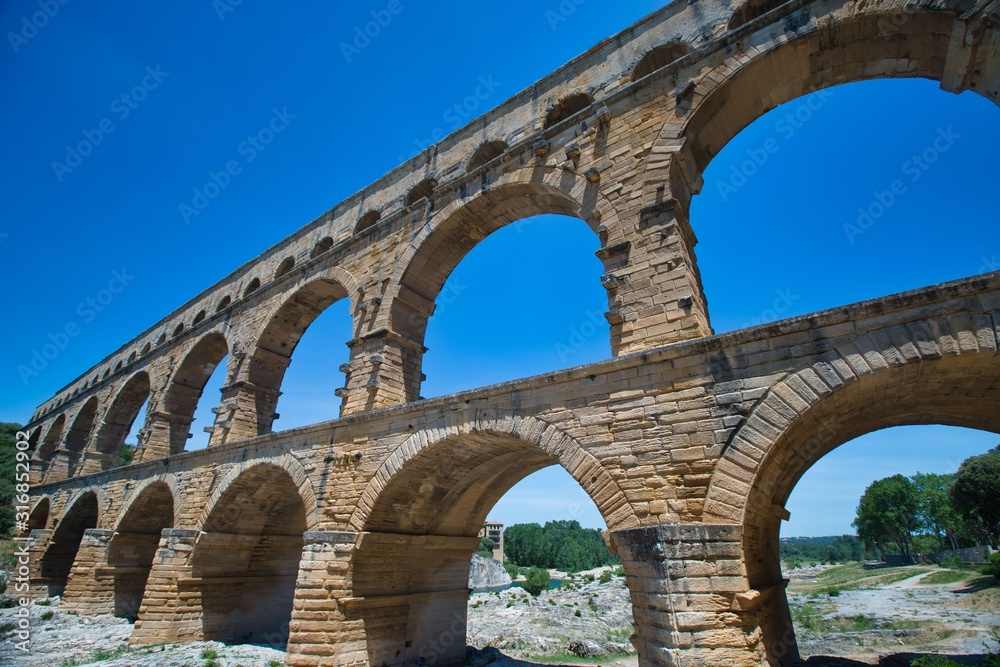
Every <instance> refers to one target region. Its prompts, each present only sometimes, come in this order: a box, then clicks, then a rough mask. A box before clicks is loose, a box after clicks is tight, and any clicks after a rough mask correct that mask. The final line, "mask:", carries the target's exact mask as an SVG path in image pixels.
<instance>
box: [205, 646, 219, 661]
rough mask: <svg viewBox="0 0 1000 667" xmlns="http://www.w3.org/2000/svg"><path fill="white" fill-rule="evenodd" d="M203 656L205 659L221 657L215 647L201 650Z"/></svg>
mask: <svg viewBox="0 0 1000 667" xmlns="http://www.w3.org/2000/svg"><path fill="white" fill-rule="evenodd" d="M201 657H202V658H203V659H205V660H215V659H216V658H218V657H219V652H218V651H216V650H214V649H210V648H206V649H204V650H203V651H202V652H201Z"/></svg>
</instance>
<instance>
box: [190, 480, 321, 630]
mask: <svg viewBox="0 0 1000 667" xmlns="http://www.w3.org/2000/svg"><path fill="white" fill-rule="evenodd" d="M295 476H297V475H293V473H289V471H287V470H285V469H284V468H283V467H280V466H279V465H275V464H274V463H256V464H254V465H250V466H249V467H245V468H242V469H240V470H239V471H238V472H237V473H234V474H232V475H230V477H229V478H227V479H228V481H227V482H226V483H225V484H224V485H220V487H219V490H218V492H217V493H216V494H214V495H213V499H212V501H210V504H209V507H207V508H206V510H205V514H204V515H203V516H204V523H203V524H202V526H201V530H202V533H201V535H200V536H199V538H198V542H197V544H196V545H195V548H194V552H193V554H192V556H191V572H192V579H191V582H190V583H189V584H188V586H190V588H191V589H192V592H195V593H196V594H197V595H198V596H199V597H200V600H201V607H202V610H201V611H202V638H203V639H206V640H216V641H222V642H226V643H230V644H258V645H266V646H273V647H277V648H283V647H284V646H285V645H286V643H287V642H288V635H289V623H290V620H291V614H292V601H293V598H294V595H295V582H296V577H297V575H298V569H299V561H300V559H301V555H302V546H303V533H305V531H306V530H307V516H308V514H307V509H306V504H305V501H304V500H303V498H302V496H301V495H300V493H299V486H300V484H297V483H296V480H295V479H294V477H295Z"/></svg>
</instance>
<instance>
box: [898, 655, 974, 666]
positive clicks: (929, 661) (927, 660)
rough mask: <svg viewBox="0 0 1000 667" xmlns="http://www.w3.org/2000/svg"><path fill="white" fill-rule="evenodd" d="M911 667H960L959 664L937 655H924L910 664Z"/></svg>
mask: <svg viewBox="0 0 1000 667" xmlns="http://www.w3.org/2000/svg"><path fill="white" fill-rule="evenodd" d="M910 666H911V667H962V665H961V664H960V663H957V662H955V661H954V660H949V659H948V658H943V657H941V656H939V655H925V656H924V657H922V658H917V659H916V660H914V661H913V662H911V663H910Z"/></svg>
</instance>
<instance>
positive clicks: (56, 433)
mask: <svg viewBox="0 0 1000 667" xmlns="http://www.w3.org/2000/svg"><path fill="white" fill-rule="evenodd" d="M64 428H66V415H65V414H61V415H59V416H58V417H56V418H55V421H53V422H52V425H51V426H49V430H48V431H46V432H45V437H44V438H42V442H41V444H40V445H39V446H38V449H37V450H35V456H34V458H35V460H36V461H37V462H38V464H39V466H40V468H41V470H40V471H39V475H40V477H39V479H41V476H42V475H44V474H45V472H46V471H48V469H49V464H50V463H51V462H52V455H53V454H54V453H55V451H56V450H57V449H58V448H59V445H60V444H61V442H62V435H63V429H64Z"/></svg>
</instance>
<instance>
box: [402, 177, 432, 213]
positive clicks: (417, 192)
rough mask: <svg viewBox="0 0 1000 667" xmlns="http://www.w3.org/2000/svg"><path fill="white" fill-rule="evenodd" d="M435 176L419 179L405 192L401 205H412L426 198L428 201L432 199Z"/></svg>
mask: <svg viewBox="0 0 1000 667" xmlns="http://www.w3.org/2000/svg"><path fill="white" fill-rule="evenodd" d="M437 184H438V182H437V179H436V178H433V177H431V178H425V179H424V180H422V181H420V182H419V183H417V184H416V185H414V186H413V187H412V188H410V191H409V192H407V193H406V199H404V200H403V206H413V205H415V204H416V203H417V202H419V201H421V200H427V201H428V202H430V201H431V200H433V199H434V189H435V188H436V187H437Z"/></svg>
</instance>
